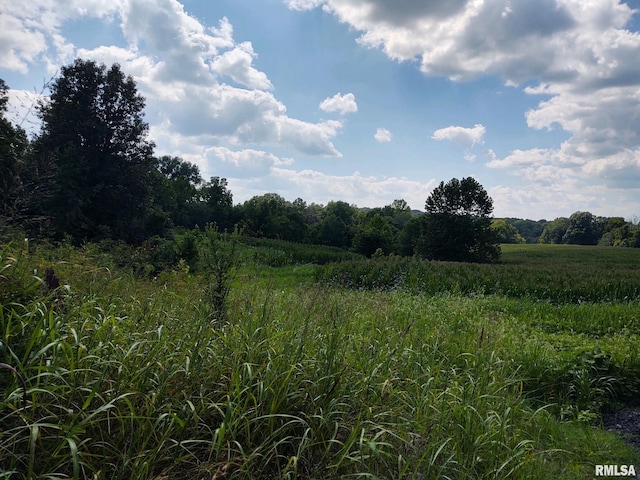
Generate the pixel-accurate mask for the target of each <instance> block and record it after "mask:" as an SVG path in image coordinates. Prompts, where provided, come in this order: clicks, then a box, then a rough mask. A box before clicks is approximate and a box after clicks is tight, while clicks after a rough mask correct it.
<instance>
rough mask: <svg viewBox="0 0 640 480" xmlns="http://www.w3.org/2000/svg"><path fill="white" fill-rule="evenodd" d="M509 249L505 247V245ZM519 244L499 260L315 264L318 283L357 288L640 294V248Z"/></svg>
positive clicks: (578, 298)
mask: <svg viewBox="0 0 640 480" xmlns="http://www.w3.org/2000/svg"><path fill="white" fill-rule="evenodd" d="M507 247H508V246H507ZM546 247H549V246H548V245H520V246H517V247H516V248H506V249H505V251H504V253H503V262H502V263H500V264H469V263H459V262H429V261H426V260H421V259H419V258H403V257H390V258H386V259H378V260H360V261H350V262H341V263H339V264H332V265H327V266H324V267H321V268H318V273H317V275H316V278H317V280H318V281H320V282H322V283H325V284H328V285H333V286H339V287H347V288H355V289H386V290H389V289H403V290H406V291H409V292H412V293H424V294H430V295H433V294H441V293H455V294H462V295H493V294H498V295H504V296H508V297H517V298H522V297H528V298H532V299H538V300H545V301H550V302H553V303H584V302H628V301H634V300H637V299H639V298H640V251H639V250H638V249H612V248H607V247H579V248H578V247H571V246H566V245H561V246H554V247H556V248H546Z"/></svg>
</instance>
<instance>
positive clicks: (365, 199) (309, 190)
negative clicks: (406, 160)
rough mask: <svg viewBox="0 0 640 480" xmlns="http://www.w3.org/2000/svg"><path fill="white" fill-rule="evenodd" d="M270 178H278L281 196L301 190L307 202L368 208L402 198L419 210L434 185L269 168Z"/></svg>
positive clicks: (434, 183) (357, 175)
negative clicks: (271, 169)
mask: <svg viewBox="0 0 640 480" xmlns="http://www.w3.org/2000/svg"><path fill="white" fill-rule="evenodd" d="M273 176H274V177H275V178H277V179H278V182H277V183H279V185H280V187H281V191H282V192H283V195H285V197H286V191H287V190H291V191H304V192H305V197H304V199H305V200H306V201H307V202H316V203H323V204H326V203H327V202H328V201H330V200H342V201H344V202H347V203H355V204H357V205H359V206H368V207H382V206H384V205H388V204H390V203H391V202H392V201H393V200H395V199H397V198H403V199H405V200H406V201H407V203H408V204H409V205H410V206H411V208H414V209H422V208H424V203H425V201H426V199H427V196H428V195H429V193H430V192H431V190H433V189H434V188H435V187H436V186H437V184H438V182H436V180H429V181H428V182H427V183H420V182H418V181H415V180H409V179H407V178H402V177H379V176H364V175H361V174H360V173H359V172H354V173H353V174H351V175H329V174H326V173H323V172H319V171H316V170H310V169H306V170H302V171H295V170H292V169H287V168H279V167H274V168H273Z"/></svg>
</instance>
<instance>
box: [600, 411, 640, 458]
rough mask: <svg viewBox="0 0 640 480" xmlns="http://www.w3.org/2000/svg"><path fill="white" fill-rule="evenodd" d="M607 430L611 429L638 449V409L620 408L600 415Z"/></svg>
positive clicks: (639, 438)
mask: <svg viewBox="0 0 640 480" xmlns="http://www.w3.org/2000/svg"><path fill="white" fill-rule="evenodd" d="M602 423H603V424H604V428H606V429H607V430H613V431H615V432H617V433H619V434H620V435H622V437H623V438H624V439H625V440H626V441H627V442H629V443H630V444H632V445H634V446H635V447H636V448H638V449H640V409H635V410H622V411H619V412H615V413H606V414H604V415H602Z"/></svg>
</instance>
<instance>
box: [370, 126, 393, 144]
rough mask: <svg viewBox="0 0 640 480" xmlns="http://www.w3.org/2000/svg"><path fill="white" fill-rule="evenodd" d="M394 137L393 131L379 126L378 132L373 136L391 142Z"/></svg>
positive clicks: (379, 140)
mask: <svg viewBox="0 0 640 480" xmlns="http://www.w3.org/2000/svg"><path fill="white" fill-rule="evenodd" d="M392 137H393V135H391V132H390V131H389V130H387V129H386V128H379V129H378V130H376V133H375V135H374V136H373V138H375V139H376V140H377V141H378V142H380V143H382V142H390V141H391V138H392Z"/></svg>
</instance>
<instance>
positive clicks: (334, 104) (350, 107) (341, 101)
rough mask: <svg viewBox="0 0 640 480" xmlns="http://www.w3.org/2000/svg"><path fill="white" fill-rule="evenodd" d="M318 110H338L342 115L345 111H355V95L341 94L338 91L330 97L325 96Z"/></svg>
mask: <svg viewBox="0 0 640 480" xmlns="http://www.w3.org/2000/svg"><path fill="white" fill-rule="evenodd" d="M320 110H324V111H325V112H338V113H340V114H342V115H344V114H345V113H353V112H357V111H358V104H357V103H356V97H355V95H354V94H353V93H347V94H345V95H342V94H341V93H340V92H338V93H336V94H335V95H334V96H333V97H331V98H329V97H327V98H325V99H324V100H323V101H322V102H321V103H320Z"/></svg>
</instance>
